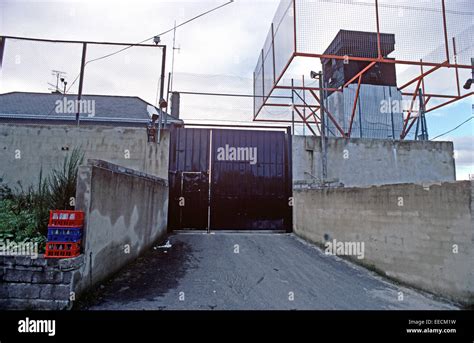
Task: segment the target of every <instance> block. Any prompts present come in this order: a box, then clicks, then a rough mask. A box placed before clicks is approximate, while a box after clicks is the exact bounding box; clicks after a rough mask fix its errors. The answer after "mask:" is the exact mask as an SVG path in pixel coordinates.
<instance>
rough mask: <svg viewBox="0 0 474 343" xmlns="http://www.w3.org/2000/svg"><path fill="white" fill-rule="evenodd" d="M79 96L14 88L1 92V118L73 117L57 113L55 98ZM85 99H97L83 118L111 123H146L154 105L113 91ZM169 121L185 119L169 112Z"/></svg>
mask: <svg viewBox="0 0 474 343" xmlns="http://www.w3.org/2000/svg"><path fill="white" fill-rule="evenodd" d="M64 97H66V99H67V100H77V95H75V94H67V95H66V96H64V95H63V94H53V93H30V92H11V93H4V94H0V118H1V119H28V120H29V121H35V120H41V121H44V120H48V119H49V120H56V121H74V120H75V114H69V113H57V112H56V101H57V100H63V98H64ZM81 99H82V100H94V103H95V116H94V117H89V116H88V114H87V113H81V114H80V118H81V120H84V121H88V122H109V123H147V122H148V121H149V116H148V111H147V106H148V105H151V104H149V103H148V102H146V101H144V100H142V99H141V98H139V97H136V96H112V95H83V96H82V98H81ZM167 116H168V117H167V122H168V123H171V122H175V123H182V121H181V120H179V119H177V118H175V117H172V116H171V115H169V114H168V115H167Z"/></svg>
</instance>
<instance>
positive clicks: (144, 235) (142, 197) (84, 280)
mask: <svg viewBox="0 0 474 343" xmlns="http://www.w3.org/2000/svg"><path fill="white" fill-rule="evenodd" d="M76 209H77V210H82V211H84V213H85V224H84V241H85V245H84V255H85V263H84V266H83V268H82V277H81V279H80V280H78V283H77V284H76V285H77V286H76V288H75V290H76V292H77V293H78V294H80V293H82V292H83V291H85V290H86V289H88V288H90V287H92V286H93V285H95V284H96V283H98V282H101V281H103V280H105V279H106V278H108V277H109V276H111V275H112V274H113V273H115V272H117V271H118V270H119V269H120V268H122V267H123V266H125V265H126V264H127V263H129V262H131V261H132V260H134V259H135V258H136V257H138V256H139V255H140V254H141V253H142V252H143V251H145V250H146V249H148V248H149V247H150V246H151V245H152V244H153V243H154V242H156V241H157V240H159V239H160V238H163V237H164V236H165V235H166V229H167V219H168V183H167V181H166V180H164V179H161V178H158V177H155V176H151V175H148V174H145V173H143V172H138V171H136V170H132V169H128V168H125V167H121V166H117V165H114V164H111V163H108V162H105V161H98V160H89V162H88V164H87V165H85V166H82V167H81V168H80V170H79V175H78V184H77V192H76Z"/></svg>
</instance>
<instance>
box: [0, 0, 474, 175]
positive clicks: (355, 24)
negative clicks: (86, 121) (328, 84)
mask: <svg viewBox="0 0 474 343" xmlns="http://www.w3.org/2000/svg"><path fill="white" fill-rule="evenodd" d="M365 1H366V0H365ZM384 1H385V0H381V2H382V3H383V2H384ZM387 1H388V0H387ZM303 2H304V3H305V8H307V9H308V10H306V12H305V13H304V16H305V20H304V22H302V24H301V30H300V32H301V33H300V34H299V35H298V37H299V39H300V41H301V42H302V43H301V47H302V48H304V49H305V50H308V52H311V50H314V52H319V53H321V52H322V51H318V50H320V49H322V47H323V46H326V45H327V42H328V41H330V40H332V38H333V37H334V34H335V32H337V30H338V29H339V28H341V27H342V28H344V27H347V28H353V29H354V28H355V29H365V30H366V31H370V30H373V28H372V27H371V25H372V24H373V23H372V24H366V23H369V22H370V16H371V15H372V14H370V13H368V12H369V11H370V7H364V6H358V7H354V6H352V7H343V6H342V5H341V4H339V5H337V4H336V5H334V3H335V2H336V3H337V2H339V3H347V2H350V1H349V0H344V1H340V0H338V1H335V0H331V1H321V2H314V1H310V0H304V1H303ZM417 2H418V3H419V4H418V5H420V6H424V7H426V8H428V9H430V8H433V6H434V5H433V4H434V3H436V2H434V1H427V0H419V1H417ZM224 3H226V1H225V0H222V1H197V0H178V1H143V0H142V1H140V0H134V1H99V0H90V1H87V0H85V1H80V2H78V1H49V2H45V1H31V0H27V1H25V0H16V1H9V0H0V32H1V34H4V35H11V36H29V37H37V38H51V39H67V40H91V41H115V42H132V43H134V42H139V41H142V40H144V39H145V38H149V37H152V36H153V35H155V34H158V33H160V32H163V31H166V30H168V29H170V28H172V27H173V25H174V22H175V21H176V22H177V23H178V24H179V23H181V22H183V21H185V20H187V19H189V18H191V17H193V16H195V15H198V14H200V13H202V12H204V11H206V10H209V9H211V8H214V7H216V6H218V5H221V4H224ZM387 3H390V4H395V5H397V6H398V7H394V8H390V7H387V8H384V9H383V10H382V13H381V15H382V16H383V17H386V18H390V19H387V20H386V21H385V24H383V25H382V28H381V29H382V31H384V30H385V31H386V32H394V33H395V34H396V37H397V49H398V50H397V51H398V54H399V55H398V56H397V58H402V57H403V58H404V59H409V58H407V57H411V58H413V59H415V58H421V57H423V56H424V55H426V54H428V53H430V52H432V51H434V52H432V56H435V57H436V58H438V56H439V55H440V53H441V54H442V53H443V49H439V46H438V45H439V44H438V43H439V34H440V30H439V26H438V25H437V24H436V22H437V21H438V19H439V14H438V13H437V12H432V11H426V12H420V11H415V10H411V9H410V6H411V5H413V4H415V2H414V1H407V0H395V1H388V2H387ZM278 4H279V1H277V0H236V1H234V2H233V3H231V4H229V5H227V6H225V7H223V8H221V9H219V10H217V11H215V12H213V13H211V14H208V15H206V16H204V17H202V18H199V19H197V20H196V21H193V22H191V23H189V24H187V25H185V26H183V27H180V28H178V30H177V34H176V47H177V48H179V50H175V63H174V72H175V74H174V80H173V89H174V90H178V91H199V92H230V93H244V94H252V92H253V86H252V75H253V71H254V68H255V65H256V62H257V58H258V56H259V53H260V50H261V48H262V46H263V43H264V41H265V38H266V37H267V33H268V30H269V27H270V23H271V22H272V19H273V17H274V14H275V11H276V10H277V7H278ZM447 4H448V10H449V11H453V13H454V12H456V11H458V12H459V13H458V14H453V15H452V16H451V17H449V20H448V26H449V28H450V31H449V34H450V35H452V36H456V35H461V37H464V40H463V39H462V38H459V40H460V41H459V43H458V45H459V48H458V50H463V58H464V60H463V62H465V61H466V58H467V56H468V54H469V53H472V51H473V48H472V41H473V40H474V38H473V39H471V38H472V37H473V36H472V34H473V33H472V32H474V30H469V29H470V28H474V26H473V25H474V22H473V18H474V16H473V15H472V13H473V12H474V3H473V1H472V0H468V1H462V0H447ZM334 6H335V7H334ZM343 8H344V9H346V8H351V9H353V11H352V12H351V11H343V10H342V9H343ZM466 12H469V13H471V15H466V14H465V13H466ZM297 14H298V13H297ZM301 15H302V16H303V14H301ZM316 18H318V20H315V19H316ZM438 22H439V21H438ZM366 25H368V27H366ZM372 26H373V25H372ZM426 28H428V30H427V29H426ZM464 30H468V32H470V36H466V35H465V34H463V31H464ZM466 37H467V39H466ZM161 39H162V43H163V44H166V45H167V46H168V56H167V72H169V71H171V69H170V68H171V61H172V49H171V47H172V44H173V42H172V39H173V33H172V32H171V33H168V34H166V35H163V36H162V37H161ZM469 41H470V42H471V44H469ZM466 42H467V43H466ZM117 49H118V48H117V47H103V46H89V47H88V52H87V60H90V59H93V58H96V57H100V56H103V55H105V54H108V53H111V52H114V51H116V50H117ZM80 55H81V46H80V45H67V44H52V43H30V42H22V41H10V42H8V43H7V46H6V51H5V56H4V64H3V68H2V71H1V79H0V92H1V93H4V92H8V91H14V90H19V91H36V92H48V88H49V87H50V86H49V85H48V83H53V84H54V83H55V79H54V77H53V76H52V75H51V70H53V69H55V70H62V71H65V72H66V73H67V75H66V78H67V80H68V81H69V83H70V84H71V83H72V81H73V80H74V79H75V78H76V76H77V75H78V73H79V65H80ZM160 61H161V50H160V49H158V48H132V49H129V50H127V51H125V52H123V53H120V54H117V55H115V56H113V57H110V58H107V59H104V60H101V61H97V62H91V63H90V64H88V65H87V67H86V71H85V73H86V77H85V82H84V92H85V93H86V94H115V95H137V96H140V97H142V98H143V99H145V100H147V101H149V102H151V103H154V102H155V100H156V94H157V84H158V79H159V74H160V68H161V65H160ZM319 68H320V64H319V62H318V61H314V60H311V61H304V62H301V63H300V64H299V65H297V66H296V67H295V68H293V70H291V71H292V72H293V73H294V75H291V77H297V78H300V77H301V75H302V74H305V75H307V76H309V75H308V74H309V71H310V70H311V69H313V70H318V69H319ZM398 72H399V79H403V75H404V73H405V75H408V76H407V77H409V76H411V75H413V71H411V70H409V69H407V68H403V67H401V68H400V69H399V70H398ZM288 77H290V76H288ZM453 77H454V74H453V72H452V70H450V71H446V72H440V73H434V74H432V75H431V76H430V79H429V80H427V81H429V87H430V91H432V92H435V91H440V92H443V93H446V94H454V93H455V88H453V87H452V81H453ZM468 77H469V73H468V72H466V71H463V72H462V73H461V79H462V82H464V80H465V79H467V78H468ZM399 81H400V80H399ZM399 83H400V82H399ZM70 91H71V92H73V93H74V92H76V91H77V82H76V83H75V84H74V85H73V86H72V88H71V90H70ZM472 103H473V100H472V97H471V98H468V99H465V100H464V101H461V102H458V103H455V104H453V105H451V106H447V107H445V108H443V109H440V110H439V111H434V112H431V113H430V115H429V116H428V118H427V120H428V125H429V129H430V136H431V137H435V136H436V135H438V134H440V133H443V132H446V131H448V130H449V129H451V128H453V127H455V126H456V125H457V124H459V123H461V122H462V121H464V120H466V119H468V118H469V117H470V116H472V115H474V113H473V110H472ZM252 111H253V103H252V99H251V98H228V97H209V96H196V95H183V96H182V117H183V118H184V119H185V120H189V121H195V122H198V121H199V122H203V123H205V122H211V121H213V120H220V121H221V122H230V121H233V122H239V123H240V122H250V121H251V119H252ZM264 114H265V116H266V117H270V116H271V117H273V118H283V117H285V116H286V115H287V114H288V113H287V111H286V110H284V109H283V110H282V109H278V110H276V109H271V110H267V111H266V112H265V113H264ZM473 136H474V120H471V121H470V122H469V123H467V124H465V125H463V126H462V127H461V128H459V129H458V130H456V131H454V132H452V133H450V134H449V135H446V136H443V137H442V138H440V139H442V140H446V139H450V140H453V141H454V142H455V148H456V157H457V172H458V178H467V176H468V174H469V173H472V174H474V153H473V146H474V139H473Z"/></svg>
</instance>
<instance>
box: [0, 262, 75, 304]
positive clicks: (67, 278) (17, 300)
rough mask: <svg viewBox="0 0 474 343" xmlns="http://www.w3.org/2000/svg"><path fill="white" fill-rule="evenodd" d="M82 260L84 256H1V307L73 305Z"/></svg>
mask: <svg viewBox="0 0 474 343" xmlns="http://www.w3.org/2000/svg"><path fill="white" fill-rule="evenodd" d="M83 262H84V256H83V255H80V256H78V257H74V258H70V259H45V258H44V257H43V256H39V257H38V258H35V259H32V258H31V257H29V256H0V309H2V310H7V309H8V310H29V309H35V310H63V309H67V308H70V306H71V305H72V302H73V300H74V299H75V295H74V288H75V284H74V283H75V282H76V281H77V280H78V279H80V278H81V271H80V267H81V266H82V265H83Z"/></svg>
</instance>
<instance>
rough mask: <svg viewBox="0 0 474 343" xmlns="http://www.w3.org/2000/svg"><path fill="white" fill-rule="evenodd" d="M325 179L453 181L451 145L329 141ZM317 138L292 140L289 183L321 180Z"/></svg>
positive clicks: (374, 182)
mask: <svg viewBox="0 0 474 343" xmlns="http://www.w3.org/2000/svg"><path fill="white" fill-rule="evenodd" d="M327 156H328V157H327V161H328V162H327V171H328V174H327V175H328V179H329V180H336V181H338V182H341V183H343V184H344V186H370V185H382V184H392V183H409V182H414V183H418V182H433V181H434V182H438V181H454V180H455V178H456V176H455V165H454V158H453V143H452V142H429V141H423V142H422V141H416V142H415V141H390V140H380V139H365V138H351V139H344V138H330V139H329V140H328V153H327ZM321 166H322V164H321V140H320V138H319V137H312V136H294V137H293V180H294V181H295V182H296V183H299V182H302V181H303V182H304V183H306V182H311V181H316V179H315V178H318V179H320V178H321V176H322V167H321Z"/></svg>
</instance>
